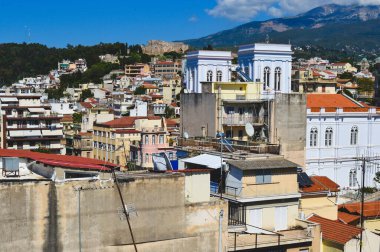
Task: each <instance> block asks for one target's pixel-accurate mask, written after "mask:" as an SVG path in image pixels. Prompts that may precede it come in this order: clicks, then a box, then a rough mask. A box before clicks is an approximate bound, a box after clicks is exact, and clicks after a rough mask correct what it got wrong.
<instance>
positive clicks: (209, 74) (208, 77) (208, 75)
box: [207, 70, 212, 82]
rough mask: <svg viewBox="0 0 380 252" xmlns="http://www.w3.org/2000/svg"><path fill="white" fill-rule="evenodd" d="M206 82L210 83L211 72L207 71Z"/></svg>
mask: <svg viewBox="0 0 380 252" xmlns="http://www.w3.org/2000/svg"><path fill="white" fill-rule="evenodd" d="M207 81H209V82H211V81H212V71H211V70H209V71H207Z"/></svg>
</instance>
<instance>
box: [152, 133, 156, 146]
mask: <svg viewBox="0 0 380 252" xmlns="http://www.w3.org/2000/svg"><path fill="white" fill-rule="evenodd" d="M152 144H156V136H155V135H153V136H152Z"/></svg>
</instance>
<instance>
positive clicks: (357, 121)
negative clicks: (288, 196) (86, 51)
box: [306, 94, 380, 189]
mask: <svg viewBox="0 0 380 252" xmlns="http://www.w3.org/2000/svg"><path fill="white" fill-rule="evenodd" d="M306 127H307V130H306V132H307V136H306V172H307V173H308V174H309V175H321V176H327V177H329V178H330V179H332V180H334V181H335V182H336V183H338V184H339V185H340V187H341V189H348V188H351V189H356V188H358V186H359V185H361V165H362V162H361V161H360V160H358V158H361V157H367V158H376V157H379V160H378V161H372V162H367V163H366V176H365V185H366V186H369V187H374V186H379V185H376V183H375V182H374V181H373V178H374V176H375V173H376V172H377V171H380V169H379V167H380V166H379V164H380V134H379V132H380V111H377V109H376V108H375V107H368V106H365V105H363V104H361V103H358V102H356V101H354V100H351V99H350V98H349V97H346V96H343V95H340V94H308V95H307V123H306Z"/></svg>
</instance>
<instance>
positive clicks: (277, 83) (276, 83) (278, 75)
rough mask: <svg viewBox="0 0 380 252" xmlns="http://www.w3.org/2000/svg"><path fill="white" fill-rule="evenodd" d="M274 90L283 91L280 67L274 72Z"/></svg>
mask: <svg viewBox="0 0 380 252" xmlns="http://www.w3.org/2000/svg"><path fill="white" fill-rule="evenodd" d="M274 90H277V91H279V90H281V68H279V67H276V69H275V70H274Z"/></svg>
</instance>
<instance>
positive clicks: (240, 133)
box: [238, 130, 243, 140]
mask: <svg viewBox="0 0 380 252" xmlns="http://www.w3.org/2000/svg"><path fill="white" fill-rule="evenodd" d="M238 134H239V140H243V131H242V130H239V133H238Z"/></svg>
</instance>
